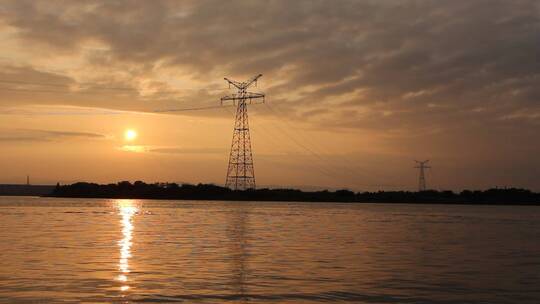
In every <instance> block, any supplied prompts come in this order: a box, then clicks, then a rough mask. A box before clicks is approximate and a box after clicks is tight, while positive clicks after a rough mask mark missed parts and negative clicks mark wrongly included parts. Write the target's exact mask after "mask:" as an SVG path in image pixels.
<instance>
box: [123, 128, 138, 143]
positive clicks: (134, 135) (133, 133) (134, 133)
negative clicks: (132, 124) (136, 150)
mask: <svg viewBox="0 0 540 304" xmlns="http://www.w3.org/2000/svg"><path fill="white" fill-rule="evenodd" d="M124 138H125V139H126V140H127V141H132V140H134V139H136V138H137V131H135V130H133V129H128V130H126V132H125V133H124Z"/></svg>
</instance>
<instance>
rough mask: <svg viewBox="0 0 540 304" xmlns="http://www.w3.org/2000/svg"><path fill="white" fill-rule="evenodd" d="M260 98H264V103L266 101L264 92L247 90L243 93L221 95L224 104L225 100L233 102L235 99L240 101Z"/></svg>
mask: <svg viewBox="0 0 540 304" xmlns="http://www.w3.org/2000/svg"><path fill="white" fill-rule="evenodd" d="M259 98H262V99H263V101H262V102H263V103H264V94H263V93H254V92H245V93H243V94H237V93H234V94H231V95H226V96H223V97H221V104H223V102H225V101H233V103H234V102H235V101H238V100H250V101H251V100H254V99H259Z"/></svg>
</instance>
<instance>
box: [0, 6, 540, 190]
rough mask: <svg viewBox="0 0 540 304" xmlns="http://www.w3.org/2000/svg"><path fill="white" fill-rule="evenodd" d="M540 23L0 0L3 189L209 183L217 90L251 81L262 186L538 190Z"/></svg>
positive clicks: (410, 10)
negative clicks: (423, 182) (421, 182)
mask: <svg viewBox="0 0 540 304" xmlns="http://www.w3.org/2000/svg"><path fill="white" fill-rule="evenodd" d="M539 17H540V2H538V1H533V0H530V1H529V0H516V1H506V0H505V1H498V0H473V1H469V0H467V1H465V0H452V1H445V0H440V1H406V0H404V1H392V0H377V1H368V0H366V1H361V0H358V1H347V0H339V1H315V0H313V1H303V0H297V1H285V0H283V1H272V0H270V1H227V2H225V1H54V0H47V1H24V0H15V1H7V0H4V1H1V2H0V39H1V41H2V48H0V149H2V157H1V159H0V166H1V167H2V170H1V174H0V183H24V182H26V175H27V174H28V175H30V178H31V182H32V183H33V184H52V183H56V182H60V183H72V182H77V181H92V182H99V183H109V182H117V181H121V180H130V181H135V180H143V181H146V182H178V183H184V182H186V183H199V182H201V183H216V184H223V183H224V182H225V175H226V169H227V162H228V157H229V148H230V144H231V138H232V129H233V123H234V108H232V107H227V106H224V107H220V97H222V96H224V95H227V94H230V93H234V90H229V89H228V86H227V83H226V82H225V81H224V80H223V78H224V77H228V78H231V79H234V80H238V81H244V80H246V79H249V78H250V77H253V76H254V75H257V74H259V73H261V74H263V76H262V77H261V78H260V80H259V81H258V83H257V87H256V88H255V87H254V88H253V91H254V92H264V93H265V94H266V99H265V100H266V103H265V104H257V105H251V106H249V119H250V129H251V130H250V131H251V138H252V146H253V153H254V156H253V158H254V164H255V175H256V181H257V185H258V186H259V187H264V186H271V187H277V186H283V187H301V188H303V189H314V188H331V189H336V188H348V189H352V190H358V191H360V190H370V191H371V190H398V189H406V190H414V189H416V187H417V185H418V171H417V170H416V169H415V168H414V166H415V164H414V160H415V159H416V160H425V159H429V160H430V165H431V167H432V168H431V169H429V170H428V171H427V173H426V174H427V186H428V188H431V189H439V190H447V189H450V190H461V189H486V188H491V187H523V188H529V189H532V190H540V157H539V155H540V153H539V152H540V140H539V134H540V103H539V102H540V85H539V84H540V79H539V76H540V57H539V56H540V18H539ZM201 107H202V108H208V109H205V110H187V109H194V108H201ZM171 109H177V110H183V109H186V111H177V112H163V111H166V110H171ZM127 130H132V131H134V132H136V134H137V136H136V137H135V138H131V139H128V138H126V136H125V134H126V132H127Z"/></svg>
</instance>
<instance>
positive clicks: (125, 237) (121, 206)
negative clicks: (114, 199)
mask: <svg viewBox="0 0 540 304" xmlns="http://www.w3.org/2000/svg"><path fill="white" fill-rule="evenodd" d="M118 210H119V214H120V215H121V216H122V219H121V220H120V223H121V225H122V239H121V240H120V241H118V245H119V246H120V261H119V263H118V270H119V271H120V272H121V274H120V275H118V276H117V277H116V280H118V281H120V282H126V284H125V285H122V286H121V287H120V290H121V291H126V290H128V289H129V285H127V281H128V276H127V274H128V273H129V272H130V269H129V258H130V257H131V245H132V242H131V240H132V239H133V235H132V234H133V223H132V217H133V215H134V214H135V213H137V211H138V210H139V209H138V208H137V207H135V206H134V202H133V201H132V200H119V201H118Z"/></svg>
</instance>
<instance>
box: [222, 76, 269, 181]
mask: <svg viewBox="0 0 540 304" xmlns="http://www.w3.org/2000/svg"><path fill="white" fill-rule="evenodd" d="M261 76H262V74H259V75H257V76H255V77H253V78H251V79H249V80H247V81H244V82H238V81H234V80H230V79H227V78H225V80H226V81H227V82H228V83H229V88H230V87H231V85H232V86H233V87H235V88H236V89H238V91H237V92H236V93H234V94H231V95H227V96H224V97H221V105H223V103H224V102H232V104H233V105H236V106H237V107H236V120H235V123H234V130H233V138H232V144H231V153H230V155H229V166H228V168H227V179H226V181H225V187H229V188H231V189H233V190H246V189H255V170H254V168H253V155H252V153H251V139H250V137H249V122H248V112H247V105H248V104H252V103H253V102H256V101H257V100H258V99H262V102H264V94H262V93H254V92H248V91H247V88H248V87H250V86H251V85H255V86H257V80H258V79H259V78H260V77H261Z"/></svg>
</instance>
